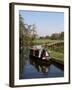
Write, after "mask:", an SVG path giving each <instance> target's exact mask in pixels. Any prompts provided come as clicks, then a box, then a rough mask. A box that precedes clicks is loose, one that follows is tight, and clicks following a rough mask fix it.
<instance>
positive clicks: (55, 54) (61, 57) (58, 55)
mask: <svg viewBox="0 0 72 90" xmlns="http://www.w3.org/2000/svg"><path fill="white" fill-rule="evenodd" d="M49 52H50V55H51V57H52V58H55V59H58V60H61V61H64V54H63V53H61V52H56V51H49Z"/></svg>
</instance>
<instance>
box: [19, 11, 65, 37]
mask: <svg viewBox="0 0 72 90" xmlns="http://www.w3.org/2000/svg"><path fill="white" fill-rule="evenodd" d="M19 14H20V15H21V16H22V17H23V18H24V23H25V24H29V25H32V24H35V26H36V31H37V34H38V35H39V36H46V35H49V36H50V35H51V34H52V33H59V32H62V31H64V13H63V12H45V11H25V10H20V11H19Z"/></svg>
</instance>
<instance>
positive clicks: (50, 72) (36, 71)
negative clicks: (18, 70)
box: [20, 58, 64, 79]
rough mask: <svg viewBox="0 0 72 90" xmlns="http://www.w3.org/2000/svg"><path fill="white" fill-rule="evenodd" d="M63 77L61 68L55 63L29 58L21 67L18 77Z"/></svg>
mask: <svg viewBox="0 0 72 90" xmlns="http://www.w3.org/2000/svg"><path fill="white" fill-rule="evenodd" d="M53 77H64V70H63V68H62V67H61V66H60V65H58V64H57V63H54V62H50V63H42V61H41V62H39V60H35V59H31V58H30V59H29V60H28V61H27V62H26V64H25V65H24V67H23V72H22V74H21V77H20V79H33V78H34V79H35V78H53Z"/></svg>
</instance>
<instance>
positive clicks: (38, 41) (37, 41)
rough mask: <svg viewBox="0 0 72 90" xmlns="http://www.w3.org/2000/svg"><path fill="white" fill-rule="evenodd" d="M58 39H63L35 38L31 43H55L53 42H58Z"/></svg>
mask: <svg viewBox="0 0 72 90" xmlns="http://www.w3.org/2000/svg"><path fill="white" fill-rule="evenodd" d="M59 41H63V40H51V39H35V40H34V41H33V43H34V44H35V45H42V44H51V43H55V42H59Z"/></svg>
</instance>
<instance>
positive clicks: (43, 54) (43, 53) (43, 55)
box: [40, 49, 46, 59]
mask: <svg viewBox="0 0 72 90" xmlns="http://www.w3.org/2000/svg"><path fill="white" fill-rule="evenodd" d="M45 54H46V53H45V49H43V50H42V52H41V57H40V58H41V59H43V57H45Z"/></svg>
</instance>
